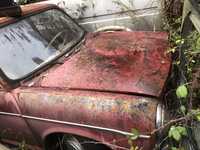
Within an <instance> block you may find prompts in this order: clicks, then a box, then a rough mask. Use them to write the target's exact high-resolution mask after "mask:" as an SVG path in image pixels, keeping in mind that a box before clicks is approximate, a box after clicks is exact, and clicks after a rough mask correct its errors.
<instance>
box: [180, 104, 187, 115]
mask: <svg viewBox="0 0 200 150" xmlns="http://www.w3.org/2000/svg"><path fill="white" fill-rule="evenodd" d="M180 111H181V112H182V113H183V114H185V113H186V108H185V106H184V105H181V107H180Z"/></svg>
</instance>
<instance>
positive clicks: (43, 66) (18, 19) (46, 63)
mask: <svg viewBox="0 0 200 150" xmlns="http://www.w3.org/2000/svg"><path fill="white" fill-rule="evenodd" d="M53 9H54V10H56V9H57V10H58V11H60V12H62V13H63V14H64V15H67V17H69V18H70V19H71V20H72V21H73V22H74V23H75V24H76V25H77V26H78V27H79V28H80V29H81V30H82V31H83V33H82V35H81V37H80V39H78V40H77V42H75V43H74V44H73V45H72V46H71V47H69V48H66V49H63V52H61V53H60V54H59V55H57V56H55V57H54V58H52V59H51V60H50V61H48V62H45V63H44V64H42V65H41V66H40V67H38V68H35V69H34V70H33V71H31V72H30V73H28V74H26V75H24V76H22V77H20V78H18V79H15V80H13V79H10V78H9V77H8V76H7V75H6V74H5V73H4V72H3V70H2V69H1V68H0V76H1V79H3V80H4V81H5V82H7V83H8V84H17V83H18V82H20V81H23V80H25V79H27V78H30V77H32V76H33V75H34V74H35V73H37V72H39V73H40V71H41V70H43V69H45V68H47V66H49V65H51V64H52V63H53V62H55V61H56V60H58V59H59V58H61V57H63V56H64V55H66V53H69V54H70V53H72V52H73V51H74V50H75V49H74V47H76V46H77V45H79V43H81V42H82V41H83V40H84V37H85V35H86V31H85V30H84V29H83V27H81V26H80V25H79V24H78V23H77V22H76V21H75V20H74V19H73V18H72V17H70V16H69V15H68V14H67V13H66V12H65V11H64V10H62V9H61V8H59V7H58V6H56V5H53V7H47V8H43V9H41V10H38V11H35V12H33V13H30V14H27V15H24V16H21V17H19V18H16V19H13V20H11V21H8V22H7V23H5V24H2V25H0V28H3V27H5V26H9V25H11V24H15V23H17V22H20V21H22V20H24V19H26V18H29V17H31V16H34V15H37V14H40V13H43V12H45V11H48V10H53ZM69 56H70V55H69Z"/></svg>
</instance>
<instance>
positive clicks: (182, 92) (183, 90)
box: [176, 85, 188, 98]
mask: <svg viewBox="0 0 200 150" xmlns="http://www.w3.org/2000/svg"><path fill="white" fill-rule="evenodd" d="M187 95H188V90H187V87H186V86H185V85H180V86H179V87H178V88H177V89H176V96H177V97H178V98H186V97H187Z"/></svg>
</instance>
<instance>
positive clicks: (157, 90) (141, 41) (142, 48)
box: [40, 32, 171, 97]
mask: <svg viewBox="0 0 200 150" xmlns="http://www.w3.org/2000/svg"><path fill="white" fill-rule="evenodd" d="M167 48H168V36H167V34H166V33H163V32H102V33H90V34H88V35H87V37H86V42H85V44H84V45H82V46H81V50H80V51H79V52H78V53H76V54H75V55H73V56H71V57H70V58H69V59H67V60H66V61H65V62H64V64H63V65H61V66H59V67H58V68H56V69H54V70H52V71H50V72H49V73H48V74H47V75H46V76H45V77H44V78H43V79H42V80H41V82H40V83H41V86H43V87H65V88H70V89H83V90H98V91H110V92H125V93H136V94H145V95H150V96H156V97H158V96H160V94H161V92H162V89H163V87H164V84H165V81H166V79H167V77H168V74H169V70H170V64H171V59H170V56H169V55H167V53H166V51H167Z"/></svg>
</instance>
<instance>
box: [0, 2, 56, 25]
mask: <svg viewBox="0 0 200 150" xmlns="http://www.w3.org/2000/svg"><path fill="white" fill-rule="evenodd" d="M52 8H58V6H56V5H54V4H47V3H33V4H28V5H22V6H21V11H22V15H21V17H0V26H2V25H6V24H9V23H12V22H16V21H17V20H19V19H20V18H23V17H25V16H28V15H32V14H35V13H39V12H41V11H44V10H48V9H52Z"/></svg>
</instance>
